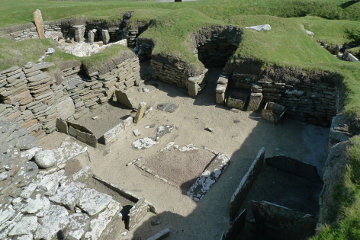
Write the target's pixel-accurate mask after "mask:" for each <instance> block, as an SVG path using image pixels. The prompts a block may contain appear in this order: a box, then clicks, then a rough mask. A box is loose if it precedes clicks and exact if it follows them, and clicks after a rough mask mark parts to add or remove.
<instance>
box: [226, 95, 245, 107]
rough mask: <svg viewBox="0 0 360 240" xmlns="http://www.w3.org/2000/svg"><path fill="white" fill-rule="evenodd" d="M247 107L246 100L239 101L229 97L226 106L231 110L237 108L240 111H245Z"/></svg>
mask: <svg viewBox="0 0 360 240" xmlns="http://www.w3.org/2000/svg"><path fill="white" fill-rule="evenodd" d="M245 105H246V101H245V100H244V99H238V98H232V97H228V99H227V102H226V106H228V107H229V108H236V109H240V110H244V108H245Z"/></svg>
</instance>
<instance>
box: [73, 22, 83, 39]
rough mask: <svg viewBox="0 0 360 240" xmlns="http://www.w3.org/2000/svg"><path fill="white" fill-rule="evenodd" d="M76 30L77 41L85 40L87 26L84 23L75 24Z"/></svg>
mask: <svg viewBox="0 0 360 240" xmlns="http://www.w3.org/2000/svg"><path fill="white" fill-rule="evenodd" d="M73 28H74V30H75V36H74V38H75V42H83V41H84V40H85V38H84V34H85V26H84V25H75V26H73Z"/></svg>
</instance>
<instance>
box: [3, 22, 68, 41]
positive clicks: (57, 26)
mask: <svg viewBox="0 0 360 240" xmlns="http://www.w3.org/2000/svg"><path fill="white" fill-rule="evenodd" d="M8 31H9V36H10V38H11V39H13V40H15V41H22V40H25V39H38V38H39V35H38V33H37V30H36V26H35V24H26V25H23V26H22V27H18V28H12V29H11V28H9V29H8ZM44 31H45V37H46V38H51V36H52V35H58V36H62V35H63V34H62V25H61V23H58V22H55V23H46V24H44Z"/></svg>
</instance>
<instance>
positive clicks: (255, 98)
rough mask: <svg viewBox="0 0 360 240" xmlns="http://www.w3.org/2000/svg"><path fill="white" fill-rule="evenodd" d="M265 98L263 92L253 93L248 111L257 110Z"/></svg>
mask: <svg viewBox="0 0 360 240" xmlns="http://www.w3.org/2000/svg"><path fill="white" fill-rule="evenodd" d="M262 99H263V95H262V93H251V94H250V98H249V105H248V108H247V111H257V110H258V109H259V107H260V104H261V101H262Z"/></svg>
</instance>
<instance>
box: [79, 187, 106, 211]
mask: <svg viewBox="0 0 360 240" xmlns="http://www.w3.org/2000/svg"><path fill="white" fill-rule="evenodd" d="M111 200H112V197H111V196H109V195H107V194H104V193H100V192H98V191H96V190H94V189H90V188H85V189H83V191H82V196H81V198H80V200H79V203H78V206H79V207H80V208H81V209H82V210H83V211H85V212H87V213H88V214H89V215H90V216H93V215H95V214H97V213H99V212H101V211H102V210H104V209H105V208H106V207H107V205H108V204H109V203H110V201H111Z"/></svg>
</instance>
